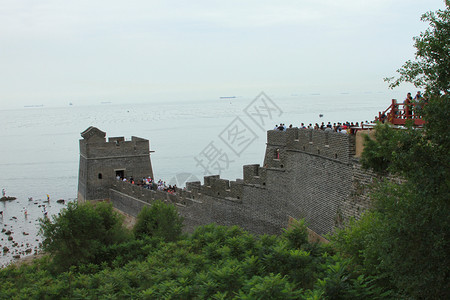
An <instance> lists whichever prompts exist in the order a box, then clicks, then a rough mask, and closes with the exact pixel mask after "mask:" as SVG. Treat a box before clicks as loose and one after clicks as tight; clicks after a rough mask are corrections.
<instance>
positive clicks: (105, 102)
mask: <svg viewBox="0 0 450 300" xmlns="http://www.w3.org/2000/svg"><path fill="white" fill-rule="evenodd" d="M100 103H101V104H110V103H111V101H102V102H100Z"/></svg>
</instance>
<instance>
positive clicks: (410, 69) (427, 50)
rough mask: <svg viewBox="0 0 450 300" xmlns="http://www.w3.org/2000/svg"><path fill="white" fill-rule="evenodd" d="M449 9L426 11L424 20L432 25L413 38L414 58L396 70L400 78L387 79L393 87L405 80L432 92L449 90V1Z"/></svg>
mask: <svg viewBox="0 0 450 300" xmlns="http://www.w3.org/2000/svg"><path fill="white" fill-rule="evenodd" d="M446 6H447V8H446V9H445V10H438V11H436V12H427V13H425V14H424V15H423V16H422V21H425V22H428V23H429V25H430V28H429V29H427V30H426V31H425V32H422V33H421V34H420V36H418V37H415V38H414V47H415V48H416V49H417V51H416V59H415V61H411V60H409V61H407V62H406V63H405V64H404V65H403V66H402V67H401V68H400V69H398V70H397V72H398V73H399V74H400V77H398V78H397V79H395V80H394V79H393V78H386V79H385V81H388V82H391V83H390V85H389V86H390V87H391V88H394V87H396V86H398V85H400V83H402V82H411V83H413V84H414V85H415V86H416V87H421V88H425V89H426V91H427V92H428V93H429V94H431V95H439V94H441V93H444V94H448V93H450V1H446Z"/></svg>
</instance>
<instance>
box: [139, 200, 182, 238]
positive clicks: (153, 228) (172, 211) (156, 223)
mask: <svg viewBox="0 0 450 300" xmlns="http://www.w3.org/2000/svg"><path fill="white" fill-rule="evenodd" d="M182 228H183V218H182V217H181V216H179V215H178V212H177V209H176V208H175V206H173V205H169V204H165V203H163V202H161V201H159V200H158V201H155V202H154V203H153V204H152V206H150V207H149V206H144V207H143V208H142V210H141V212H140V213H139V214H138V217H137V221H136V225H135V226H134V235H135V236H136V238H138V239H142V238H144V237H145V236H150V237H161V238H163V239H164V240H165V241H167V242H170V241H176V240H177V239H178V238H179V236H180V234H181V229H182Z"/></svg>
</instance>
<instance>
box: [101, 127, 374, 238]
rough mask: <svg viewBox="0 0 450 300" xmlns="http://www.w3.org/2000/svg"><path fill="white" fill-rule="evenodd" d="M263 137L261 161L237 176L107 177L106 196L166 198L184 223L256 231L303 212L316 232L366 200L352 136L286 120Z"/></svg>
mask: <svg viewBox="0 0 450 300" xmlns="http://www.w3.org/2000/svg"><path fill="white" fill-rule="evenodd" d="M267 139H268V142H267V148H266V154H265V157H264V165H263V166H262V167H261V166H259V165H247V166H244V167H243V178H244V179H243V180H237V181H229V180H225V179H221V178H220V177H219V176H208V177H205V179H204V184H203V185H201V184H200V182H192V183H188V184H187V185H186V186H187V190H181V189H178V190H177V193H176V195H171V194H168V193H166V192H161V191H152V190H147V189H143V188H141V187H139V186H136V185H131V184H129V183H124V182H120V181H114V182H113V184H112V185H111V186H110V187H109V188H110V198H111V201H112V203H113V205H114V207H116V208H118V209H120V210H122V211H124V212H126V213H128V214H130V215H132V216H136V215H137V214H138V212H139V210H140V209H141V208H142V206H143V205H151V203H152V201H154V200H155V199H159V200H162V201H165V202H167V203H172V204H174V205H176V207H177V208H178V211H179V213H180V215H182V216H183V217H184V218H185V220H184V223H185V230H186V231H192V230H193V229H194V228H195V227H196V226H199V225H204V224H210V223H216V224H220V225H239V226H241V227H243V228H244V229H246V230H249V231H250V232H253V233H257V234H264V233H268V234H279V233H281V232H282V230H283V228H286V227H287V225H288V222H289V218H297V219H298V218H305V219H306V222H307V224H308V227H309V228H310V229H312V230H313V231H315V232H316V233H318V234H320V235H323V234H326V233H329V232H332V231H333V230H334V228H336V227H338V226H342V225H343V224H345V223H346V222H347V221H348V220H349V218H351V217H355V218H359V216H360V215H361V213H362V212H363V211H364V210H365V209H367V208H368V207H370V200H369V198H368V191H369V186H370V184H372V183H373V182H374V180H376V176H375V174H373V173H370V172H368V171H365V170H363V169H361V166H360V165H359V163H358V160H357V159H356V158H354V154H355V148H354V137H353V136H351V135H344V134H340V133H334V132H323V131H318V130H309V129H298V128H293V129H288V130H287V131H286V132H281V131H273V130H271V131H268V133H267ZM278 153H279V155H278Z"/></svg>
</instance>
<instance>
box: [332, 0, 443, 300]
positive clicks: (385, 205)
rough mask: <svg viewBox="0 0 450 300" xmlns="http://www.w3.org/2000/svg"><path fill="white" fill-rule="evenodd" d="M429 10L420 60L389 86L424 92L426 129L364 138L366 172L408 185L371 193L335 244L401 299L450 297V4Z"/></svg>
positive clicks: (388, 185)
mask: <svg viewBox="0 0 450 300" xmlns="http://www.w3.org/2000/svg"><path fill="white" fill-rule="evenodd" d="M446 7H447V9H446V10H439V11H437V12H435V13H434V12H428V13H426V14H424V15H423V16H422V20H424V21H428V22H429V23H430V28H429V29H428V30H426V31H425V32H424V33H421V35H420V36H419V37H416V38H415V47H416V49H417V52H416V61H408V62H406V63H405V65H404V66H403V67H402V68H401V69H400V70H399V71H398V72H399V73H400V75H401V76H400V77H399V78H398V79H396V80H395V81H394V82H393V83H391V85H390V86H391V87H395V86H398V85H399V84H400V83H401V82H410V83H413V84H414V85H416V86H417V87H424V88H426V91H427V92H428V93H429V95H430V96H431V97H430V101H429V103H428V104H427V105H425V106H424V108H423V110H422V118H423V119H424V120H425V121H426V123H425V125H424V128H423V130H420V129H419V130H418V129H415V128H412V127H408V128H407V129H406V130H395V129H393V128H391V127H390V126H389V125H387V124H384V125H383V124H379V125H377V127H376V133H375V139H374V140H370V139H369V138H368V137H367V138H366V144H365V149H364V152H363V155H362V158H361V162H362V164H363V166H364V167H365V168H371V169H373V170H375V171H376V172H378V173H380V174H383V175H386V174H393V175H397V176H399V178H402V179H403V180H402V181H399V182H392V181H387V180H386V181H382V182H380V183H379V184H378V185H377V186H376V188H375V190H374V192H373V193H372V194H371V197H372V199H373V200H374V207H373V209H372V210H370V211H369V212H367V213H366V214H365V215H364V216H363V217H362V219H361V220H359V221H358V222H352V223H351V224H350V226H349V227H348V228H347V229H345V230H343V231H340V232H338V233H337V234H336V235H335V237H334V243H335V245H336V246H337V247H338V248H340V249H341V250H342V251H344V252H346V253H349V254H351V256H352V258H353V261H354V262H356V263H357V264H359V265H361V266H362V267H363V270H364V272H365V273H366V274H367V275H372V276H376V278H377V282H378V284H380V285H381V286H384V287H385V288H391V289H392V290H394V291H395V292H396V293H398V294H399V295H400V296H401V297H406V298H413V299H443V298H446V296H447V295H448V294H449V293H450V286H449V276H450V267H449V266H450V259H449V255H448V253H449V252H448V249H449V246H450V245H449V238H450V236H449V233H450V220H449V215H450V203H449V201H448V200H449V199H450V172H449V171H450V156H449V153H450V130H449V125H448V121H449V120H450V106H449V103H450V95H449V91H450V90H449V87H450V11H449V10H450V2H449V1H446Z"/></svg>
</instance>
